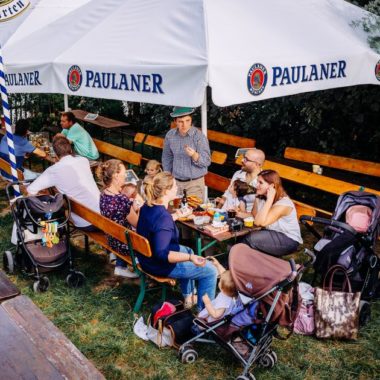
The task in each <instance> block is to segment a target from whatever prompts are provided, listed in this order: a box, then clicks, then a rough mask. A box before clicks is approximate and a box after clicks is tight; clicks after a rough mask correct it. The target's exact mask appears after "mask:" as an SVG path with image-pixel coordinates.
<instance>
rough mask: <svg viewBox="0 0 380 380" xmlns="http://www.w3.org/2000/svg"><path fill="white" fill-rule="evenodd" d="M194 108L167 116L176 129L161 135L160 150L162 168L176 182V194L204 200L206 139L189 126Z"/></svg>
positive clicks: (207, 160) (207, 163) (179, 109)
mask: <svg viewBox="0 0 380 380" xmlns="http://www.w3.org/2000/svg"><path fill="white" fill-rule="evenodd" d="M193 112H194V108H189V107H174V109H173V112H172V113H171V114H170V116H171V117H172V118H174V120H175V122H176V125H177V128H175V129H171V130H170V131H169V132H168V133H167V134H166V136H165V141H164V149H163V151H162V166H163V168H164V170H165V171H168V172H170V173H171V174H173V176H174V178H175V179H176V181H177V186H178V193H179V194H181V193H182V192H183V190H186V191H187V195H196V196H197V197H199V198H200V199H202V201H203V198H204V191H205V180H204V176H205V175H206V174H207V168H208V167H209V166H210V164H211V154H210V147H209V144H208V140H207V137H206V136H205V135H204V134H203V133H202V132H201V131H199V130H198V129H197V128H195V127H193V125H192V116H191V114H192V113H193Z"/></svg>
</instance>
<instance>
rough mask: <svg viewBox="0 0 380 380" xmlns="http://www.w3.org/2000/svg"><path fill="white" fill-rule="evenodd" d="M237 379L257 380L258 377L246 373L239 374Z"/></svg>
mask: <svg viewBox="0 0 380 380" xmlns="http://www.w3.org/2000/svg"><path fill="white" fill-rule="evenodd" d="M236 380H256V377H255V376H254V375H252V373H249V374H248V376H245V375H240V376H238V377H237V378H236Z"/></svg>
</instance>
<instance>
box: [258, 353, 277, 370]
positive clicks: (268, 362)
mask: <svg viewBox="0 0 380 380" xmlns="http://www.w3.org/2000/svg"><path fill="white" fill-rule="evenodd" d="M276 358H277V355H276ZM259 364H260V365H261V366H262V367H264V368H273V367H274V365H275V364H276V362H275V358H274V356H272V355H271V353H269V352H267V353H266V354H264V355H263V356H262V357H261V358H260V360H259Z"/></svg>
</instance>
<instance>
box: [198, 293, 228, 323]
mask: <svg viewBox="0 0 380 380" xmlns="http://www.w3.org/2000/svg"><path fill="white" fill-rule="evenodd" d="M235 303H236V300H235V298H233V297H230V296H227V295H226V294H224V293H223V292H220V293H219V294H218V295H217V296H216V298H214V299H213V300H212V301H211V304H212V306H213V307H214V309H225V311H224V314H223V315H222V316H221V317H220V318H223V317H224V316H225V315H228V314H229V313H231V310H232V308H233V307H234V305H235ZM198 317H199V318H203V319H206V320H207V322H213V321H216V319H215V318H213V317H211V315H209V314H208V311H207V309H206V308H204V309H203V310H202V311H201V312H200V313H199V314H198Z"/></svg>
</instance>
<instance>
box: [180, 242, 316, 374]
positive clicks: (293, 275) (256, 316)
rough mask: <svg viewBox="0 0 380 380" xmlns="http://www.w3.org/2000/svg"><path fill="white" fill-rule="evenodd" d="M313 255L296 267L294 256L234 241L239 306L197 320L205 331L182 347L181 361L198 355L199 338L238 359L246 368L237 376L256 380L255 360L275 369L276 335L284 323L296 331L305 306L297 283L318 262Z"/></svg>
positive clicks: (233, 268)
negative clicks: (209, 318)
mask: <svg viewBox="0 0 380 380" xmlns="http://www.w3.org/2000/svg"><path fill="white" fill-rule="evenodd" d="M309 255H310V257H311V259H310V260H309V262H308V263H305V264H304V265H301V266H300V267H299V268H298V269H296V265H295V262H294V260H293V259H291V260H290V261H289V262H287V261H285V260H282V259H278V258H275V257H272V256H269V255H266V254H264V253H261V252H259V251H256V250H254V249H252V248H250V247H248V246H247V245H245V244H236V245H234V246H233V247H232V249H231V251H230V254H229V269H230V271H231V274H232V277H233V280H234V283H235V285H236V288H237V290H238V293H239V300H238V302H237V307H236V308H235V309H234V310H233V311H232V312H231V313H230V314H229V315H226V316H225V317H224V318H222V319H220V320H217V321H214V322H212V323H207V322H205V320H202V319H199V318H196V319H195V320H194V324H195V325H196V326H197V327H198V331H200V332H199V333H198V334H197V335H196V336H195V337H193V338H192V339H190V340H188V341H187V342H185V343H184V344H183V345H182V346H181V347H180V348H179V357H180V359H181V361H182V363H192V362H194V361H195V360H196V359H197V357H198V353H197V352H196V351H195V349H194V347H193V344H194V343H196V342H197V343H198V342H200V343H210V344H215V343H216V344H219V345H220V346H222V347H224V348H225V349H226V350H227V351H228V352H231V353H232V354H233V355H234V356H235V358H236V359H237V360H239V362H240V363H241V364H242V365H243V367H244V369H243V372H242V374H241V375H240V376H238V377H237V380H249V379H251V380H254V379H255V376H254V375H253V374H252V373H250V372H249V370H250V368H251V366H252V365H253V364H254V363H257V364H259V365H261V366H262V367H265V368H272V367H273V366H274V365H275V364H276V362H277V355H276V353H275V352H274V351H273V350H272V349H271V342H272V338H273V336H276V334H277V327H278V326H279V325H281V326H286V327H288V328H289V330H292V325H293V322H294V320H295V318H296V315H297V313H298V310H299V305H300V300H299V295H298V281H299V279H300V277H301V275H302V273H303V272H304V270H305V268H307V267H308V266H310V265H312V263H313V257H314V255H313V254H312V252H309ZM288 336H290V334H289V335H288Z"/></svg>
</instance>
